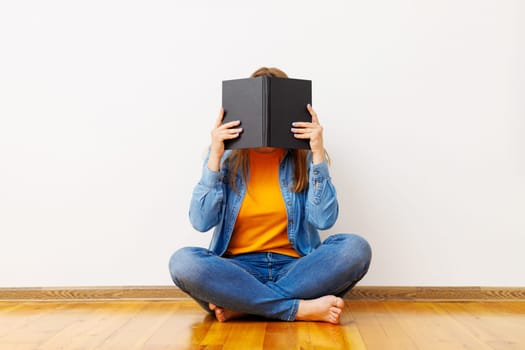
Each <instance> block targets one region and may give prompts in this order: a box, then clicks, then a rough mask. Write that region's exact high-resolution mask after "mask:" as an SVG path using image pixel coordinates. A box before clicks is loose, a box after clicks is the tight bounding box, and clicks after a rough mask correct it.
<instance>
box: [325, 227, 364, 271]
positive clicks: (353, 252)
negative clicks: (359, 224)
mask: <svg viewBox="0 0 525 350" xmlns="http://www.w3.org/2000/svg"><path fill="white" fill-rule="evenodd" d="M332 237H333V239H334V240H337V241H339V244H341V246H342V247H341V248H342V250H343V255H344V256H346V257H347V258H348V259H349V260H353V261H355V262H356V263H358V264H360V265H362V266H364V267H366V269H368V266H369V265H370V261H371V260H372V248H371V246H370V244H369V243H368V241H367V240H366V239H364V238H363V237H361V236H359V235H356V234H354V233H351V234H337V235H333V236H330V237H329V238H332Z"/></svg>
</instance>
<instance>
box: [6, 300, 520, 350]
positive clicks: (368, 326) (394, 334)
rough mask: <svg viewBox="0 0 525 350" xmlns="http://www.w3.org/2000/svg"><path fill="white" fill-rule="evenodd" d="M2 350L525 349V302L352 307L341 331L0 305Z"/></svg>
mask: <svg viewBox="0 0 525 350" xmlns="http://www.w3.org/2000/svg"><path fill="white" fill-rule="evenodd" d="M0 349H2V350H3V349H9V350H18V349H68V350H69V349H125V350H128V349H243V350H245V349H248V350H251V349H286V350H288V349H381V350H385V349H386V350H389V349H403V350H405V349H447V350H450V349H525V302H461V303H459V302H456V303H451V302H448V303H430V302H381V301H347V302H346V309H345V312H344V315H343V320H342V324H341V325H338V326H334V325H330V324H324V323H314V322H275V321H265V320H262V319H250V320H242V321H232V322H228V323H219V322H216V321H214V319H213V318H212V317H210V316H208V315H207V314H205V313H204V312H203V311H202V310H201V309H200V308H199V307H198V306H197V304H195V303H194V302H193V301H191V300H180V301H169V302H168V301H150V302H147V301H140V302H139V301H112V302H78V303H77V302H60V303H59V302H0Z"/></svg>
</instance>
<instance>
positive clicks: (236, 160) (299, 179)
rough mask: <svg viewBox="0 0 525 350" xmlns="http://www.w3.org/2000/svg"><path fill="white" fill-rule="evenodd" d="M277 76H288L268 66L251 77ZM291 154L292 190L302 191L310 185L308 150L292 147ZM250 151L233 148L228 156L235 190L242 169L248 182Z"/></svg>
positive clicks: (230, 183) (230, 177)
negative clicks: (292, 164)
mask: <svg viewBox="0 0 525 350" xmlns="http://www.w3.org/2000/svg"><path fill="white" fill-rule="evenodd" d="M264 76H267V77H276V78H288V75H286V73H285V72H283V71H282V70H280V69H278V68H267V67H261V68H259V69H257V70H256V71H255V72H253V73H252V75H251V78H256V77H264ZM290 152H291V156H292V159H293V163H294V169H293V172H294V182H293V185H292V190H293V191H294V192H302V191H304V190H305V189H306V188H307V187H308V166H307V165H308V164H307V156H308V150H305V149H292V150H290ZM248 157H249V152H248V150H247V149H237V150H233V151H232V152H231V153H230V155H229V156H228V158H227V159H226V166H227V168H228V173H229V175H230V176H229V179H228V180H229V185H230V187H232V188H233V190H234V191H236V190H237V184H236V177H237V174H238V172H239V169H240V170H241V176H242V177H243V179H244V180H245V182H246V179H247V178H248V166H249V158H248Z"/></svg>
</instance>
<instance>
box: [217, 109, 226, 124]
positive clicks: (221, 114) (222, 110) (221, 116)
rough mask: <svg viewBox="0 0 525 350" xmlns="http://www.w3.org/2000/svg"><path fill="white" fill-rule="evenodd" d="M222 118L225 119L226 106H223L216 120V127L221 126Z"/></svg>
mask: <svg viewBox="0 0 525 350" xmlns="http://www.w3.org/2000/svg"><path fill="white" fill-rule="evenodd" d="M222 119H224V108H221V111H220V112H219V117H218V118H217V121H216V122H215V127H216V128H218V127H219V126H221V124H222Z"/></svg>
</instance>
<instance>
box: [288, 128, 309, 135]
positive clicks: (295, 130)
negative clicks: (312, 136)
mask: <svg viewBox="0 0 525 350" xmlns="http://www.w3.org/2000/svg"><path fill="white" fill-rule="evenodd" d="M291 131H292V132H293V133H294V134H305V133H309V132H312V130H311V129H309V128H292V129H291Z"/></svg>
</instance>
